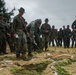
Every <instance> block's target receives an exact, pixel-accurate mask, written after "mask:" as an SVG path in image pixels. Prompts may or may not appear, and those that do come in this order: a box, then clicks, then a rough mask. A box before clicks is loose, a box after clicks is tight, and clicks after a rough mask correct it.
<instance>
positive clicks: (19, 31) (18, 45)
mask: <svg viewBox="0 0 76 75" xmlns="http://www.w3.org/2000/svg"><path fill="white" fill-rule="evenodd" d="M13 30H14V33H15V34H16V37H15V39H14V40H15V49H16V57H20V53H22V56H24V55H25V52H26V50H27V40H26V35H25V33H24V31H25V20H24V18H23V17H21V18H20V16H19V15H17V16H15V17H14V20H13Z"/></svg>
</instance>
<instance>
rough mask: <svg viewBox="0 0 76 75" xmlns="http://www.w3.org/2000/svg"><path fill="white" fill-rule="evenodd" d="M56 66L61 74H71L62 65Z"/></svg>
mask: <svg viewBox="0 0 76 75" xmlns="http://www.w3.org/2000/svg"><path fill="white" fill-rule="evenodd" d="M55 68H56V69H57V71H58V74H59V75H70V74H69V73H68V72H67V71H66V70H65V69H63V68H61V66H58V65H56V66H55Z"/></svg>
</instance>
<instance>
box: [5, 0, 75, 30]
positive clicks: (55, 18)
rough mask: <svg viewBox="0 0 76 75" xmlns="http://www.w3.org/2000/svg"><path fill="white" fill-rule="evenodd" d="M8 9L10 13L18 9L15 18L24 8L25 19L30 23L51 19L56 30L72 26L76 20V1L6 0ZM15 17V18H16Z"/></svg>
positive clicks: (50, 22)
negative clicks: (20, 9)
mask: <svg viewBox="0 0 76 75" xmlns="http://www.w3.org/2000/svg"><path fill="white" fill-rule="evenodd" d="M4 1H5V2H6V8H8V11H10V10H11V9H12V8H14V7H15V8H16V10H15V11H14V16H15V15H17V14H18V9H19V8H20V7H23V8H24V9H25V13H24V15H23V17H24V18H25V19H26V21H27V22H28V23H30V22H31V21H33V20H35V19H39V18H40V19H42V23H44V20H45V18H48V19H49V24H50V25H51V26H52V25H55V28H58V29H59V28H62V26H63V25H65V26H67V25H70V27H71V24H72V22H73V21H74V20H75V19H76V0H4ZM14 16H13V17H14Z"/></svg>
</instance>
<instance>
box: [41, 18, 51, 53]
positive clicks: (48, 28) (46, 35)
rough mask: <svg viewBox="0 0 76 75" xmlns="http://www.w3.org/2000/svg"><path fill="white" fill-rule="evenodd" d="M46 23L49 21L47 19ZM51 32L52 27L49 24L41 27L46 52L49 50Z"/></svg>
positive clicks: (43, 46)
mask: <svg viewBox="0 0 76 75" xmlns="http://www.w3.org/2000/svg"><path fill="white" fill-rule="evenodd" d="M45 21H47V22H48V19H47V18H46V19H45ZM46 31H47V32H46ZM50 31H51V26H50V25H49V24H48V23H44V24H42V26H41V32H42V48H45V51H46V50H47V48H48V42H49V35H50Z"/></svg>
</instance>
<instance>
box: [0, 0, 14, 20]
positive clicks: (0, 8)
mask: <svg viewBox="0 0 76 75" xmlns="http://www.w3.org/2000/svg"><path fill="white" fill-rule="evenodd" d="M14 10H15V7H14V8H13V9H12V10H11V11H10V12H8V9H6V8H5V2H4V0H0V13H3V16H4V17H5V18H6V19H7V21H10V20H11V15H13V14H14V13H13V12H14Z"/></svg>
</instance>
